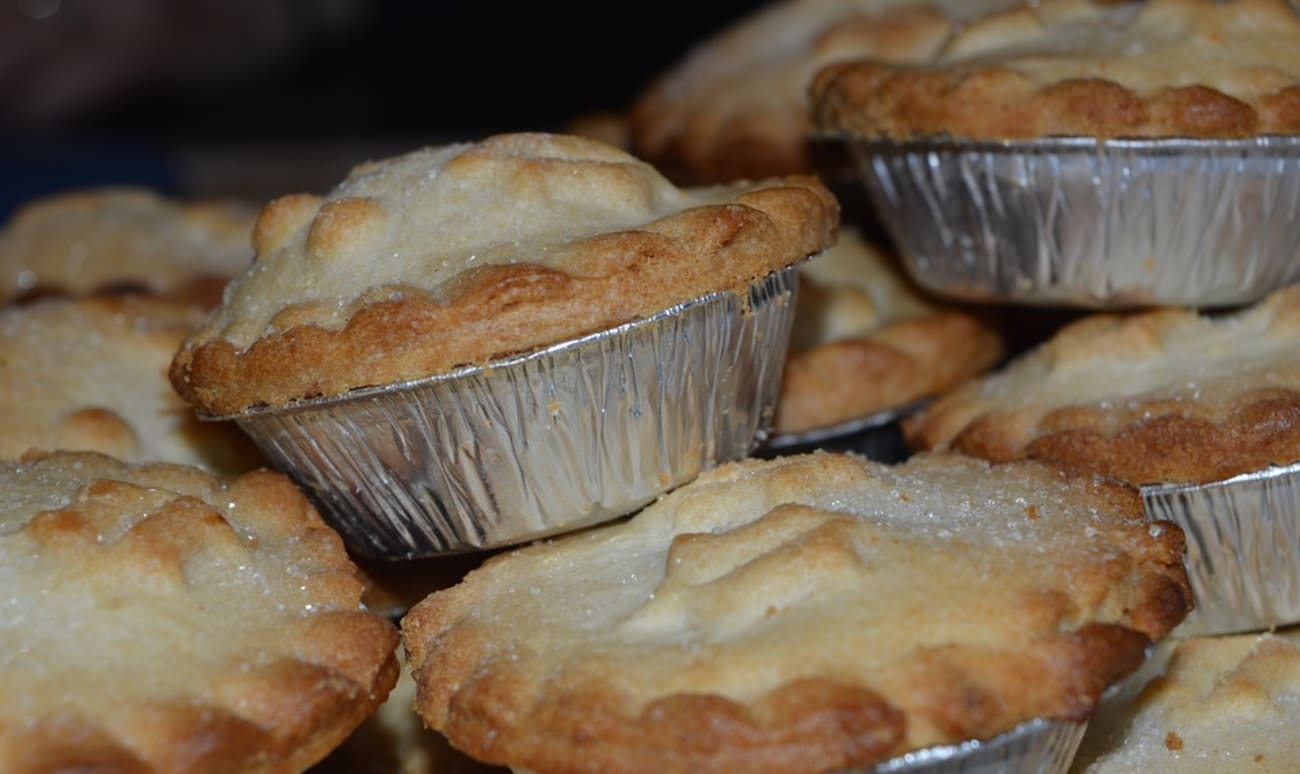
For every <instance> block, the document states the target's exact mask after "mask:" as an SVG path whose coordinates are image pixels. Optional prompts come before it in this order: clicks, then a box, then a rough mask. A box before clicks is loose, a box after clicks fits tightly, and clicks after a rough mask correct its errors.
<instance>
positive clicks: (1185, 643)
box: [1073, 629, 1300, 774]
mask: <svg viewBox="0 0 1300 774" xmlns="http://www.w3.org/2000/svg"><path fill="white" fill-rule="evenodd" d="M1297 725H1300V632H1297V631H1296V630H1294V629H1292V630H1287V631H1285V632H1278V633H1276V634H1273V633H1266V634H1249V635H1239V636H1235V637H1197V638H1192V639H1188V640H1182V641H1180V642H1178V643H1177V644H1176V645H1175V646H1174V649H1173V654H1172V657H1171V658H1170V661H1169V665H1168V667H1167V669H1166V671H1165V673H1164V675H1163V676H1161V677H1157V678H1156V679H1154V680H1153V681H1152V682H1151V683H1149V684H1148V685H1147V687H1146V690H1144V691H1143V692H1142V694H1141V695H1140V696H1139V697H1138V698H1137V700H1136V701H1135V702H1133V703H1132V704H1130V705H1127V706H1125V707H1123V708H1122V709H1119V710H1117V711H1116V712H1115V713H1114V714H1113V715H1110V714H1107V715H1101V714H1099V715H1098V717H1097V719H1096V721H1094V723H1093V724H1092V725H1090V726H1089V728H1088V735H1087V736H1086V737H1084V742H1083V746H1082V748H1081V749H1080V753H1079V757H1078V758H1077V759H1076V761H1075V767H1074V769H1073V771H1075V772H1076V773H1077V774H1084V773H1085V772H1087V773H1089V774H1119V773H1120V772H1134V773H1136V772H1147V771H1176V772H1186V773H1187V774H1217V772H1223V771H1253V772H1261V774H1273V773H1274V772H1276V774H1282V773H1283V772H1292V771H1297V770H1300V750H1297V748H1296V744H1295V729H1296V727H1297Z"/></svg>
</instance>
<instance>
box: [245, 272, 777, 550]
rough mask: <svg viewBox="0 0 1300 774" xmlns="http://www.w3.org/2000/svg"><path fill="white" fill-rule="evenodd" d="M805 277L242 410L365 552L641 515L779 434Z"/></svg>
mask: <svg viewBox="0 0 1300 774" xmlns="http://www.w3.org/2000/svg"><path fill="white" fill-rule="evenodd" d="M795 282H796V278H795V274H794V269H792V268H791V269H786V270H783V271H780V272H777V273H774V274H771V275H769V276H768V277H766V278H764V279H762V280H760V281H758V282H756V283H754V284H753V285H752V286H751V287H750V289H749V291H748V293H735V292H722V293H714V294H710V295H708V296H704V297H702V298H699V299H695V300H693V301H690V302H687V303H684V304H681V305H679V306H676V307H673V308H672V309H668V310H666V311H664V312H661V313H658V314H656V315H653V316H652V317H649V318H646V319H644V320H639V321H635V322H632V323H628V324H626V325H623V326H620V327H618V328H614V329H611V330H608V331H602V332H600V333H596V334H592V335H590V336H586V337H583V338H580V339H575V340H573V341H569V342H565V343H562V344H558V345H555V346H552V347H549V348H547V349H544V350H540V351H537V352H533V353H529V354H526V355H521V356H518V357H513V358H508V359H503V360H500V361H496V362H493V363H491V364H489V365H488V366H484V367H474V368H465V369H461V370H459V371H456V372H453V373H451V374H447V375H441V376H438V377H432V378H429V379H422V380H419V381H416V382H410V383H405V384H400V385H390V386H387V387H384V388H376V389H369V390H363V391H356V392H353V393H349V394H348V395H346V396H343V397H341V398H335V399H326V400H318V401H305V402H303V403H299V404H295V405H293V406H290V407H286V408H277V409H258V410H253V411H249V412H245V413H243V414H240V415H236V416H234V417H230V418H232V419H234V420H235V421H237V422H238V423H239V425H240V426H241V427H242V428H243V429H244V430H245V431H246V432H248V433H249V435H251V436H252V437H253V439H254V440H255V441H256V442H257V444H258V445H259V446H260V447H261V448H262V450H263V451H264V453H265V454H266V455H267V456H268V457H269V458H270V459H271V460H272V461H273V464H274V465H275V466H276V467H277V468H279V469H280V470H283V471H285V472H287V473H289V474H290V475H291V476H292V477H293V478H294V479H296V480H297V481H298V483H299V484H300V485H302V486H303V487H304V489H306V490H307V491H308V492H309V493H310V494H311V495H312V496H313V497H314V499H315V500H316V501H317V503H318V504H319V505H320V507H321V510H322V514H323V515H324V516H325V518H326V519H327V520H328V521H329V522H330V523H331V524H332V525H333V526H334V527H335V528H336V529H337V530H338V531H339V532H340V533H341V534H342V536H343V538H344V540H345V541H346V542H347V543H348V545H349V547H351V548H352V549H353V550H354V551H356V552H358V553H360V554H363V555H366V556H372V557H379V558H388V559H409V558H415V557H421V556H432V555H436V554H444V553H453V552H460V551H469V550H477V549H485V548H492V547H496V546H503V545H509V544H514V543H520V542H524V541H528V540H532V539H534V538H539V537H543V536H546V535H552V534H556V533H559V532H565V531H569V530H574V529H577V528H580V527H584V526H587V525H591V524H596V523H598V522H602V521H606V520H608V519H611V518H615V517H618V516H623V515H625V514H628V513H630V512H632V511H634V510H636V509H637V508H639V507H640V506H642V505H644V504H646V503H647V502H649V501H650V500H652V499H654V498H655V497H657V496H658V495H660V494H662V493H664V492H666V491H668V490H670V489H672V488H674V487H676V486H678V485H680V484H683V483H686V482H688V481H690V480H692V479H693V478H695V477H696V476H697V475H698V474H699V473H700V471H701V470H703V469H704V468H706V467H709V466H712V465H714V464H716V463H718V462H722V461H726V460H731V459H738V458H741V457H744V456H746V455H747V454H748V453H749V452H750V451H751V450H752V449H753V448H754V446H755V445H756V444H757V443H758V441H759V440H761V438H762V437H763V435H764V434H765V433H766V428H767V427H768V426H769V424H770V422H771V418H772V415H773V412H774V408H775V404H776V397H777V392H778V389H779V387H780V376H781V367H782V364H783V363H784V360H785V352H786V347H787V344H788V341H789V335H790V326H791V323H792V320H793V310H794V300H795V299H794V294H795V289H796V285H795Z"/></svg>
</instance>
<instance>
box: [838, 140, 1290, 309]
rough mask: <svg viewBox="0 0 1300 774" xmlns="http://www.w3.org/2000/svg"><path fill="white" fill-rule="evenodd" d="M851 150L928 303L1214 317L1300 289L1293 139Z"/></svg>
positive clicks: (868, 145)
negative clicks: (1170, 311)
mask: <svg viewBox="0 0 1300 774" xmlns="http://www.w3.org/2000/svg"><path fill="white" fill-rule="evenodd" d="M849 143H850V150H851V151H852V152H853V153H854V155H855V157H856V159H857V161H858V166H859V170H860V172H861V173H862V176H863V178H864V181H865V183H866V186H867V188H868V190H869V193H870V195H871V198H872V201H873V202H874V203H875V206H876V208H877V209H878V210H879V214H880V216H881V219H882V220H883V221H884V222H885V224H886V226H887V228H888V229H889V231H890V233H891V234H892V236H893V237H894V239H895V242H896V244H897V245H898V246H899V248H900V251H901V253H902V254H903V257H904V263H905V265H906V267H907V269H908V270H909V272H910V273H911V274H912V275H913V277H914V278H915V279H916V280H917V282H919V283H920V284H922V285H924V286H925V287H927V288H930V289H931V290H933V291H935V292H937V293H942V294H945V295H949V296H954V297H959V298H963V299H968V300H979V301H1009V302H1019V303H1043V304H1049V303H1050V304H1064V305H1072V306H1081V307H1123V306H1142V305H1156V304H1165V305H1179V306H1187V305H1191V306H1214V305H1229V304H1244V303H1249V302H1252V301H1255V300H1258V299H1259V298H1262V297H1263V296H1265V295H1267V294H1268V293H1269V292H1271V291H1273V290H1276V289H1277V288H1280V287H1283V286H1285V285H1287V284H1290V283H1291V282H1294V281H1296V280H1297V279H1300V261H1296V260H1295V256H1296V255H1297V254H1300V137H1258V138H1249V139H1242V140H1193V139H1157V140H1106V141H1102V140H1097V139H1095V138H1049V139H1043V140H1035V141H1016V142H959V141H954V140H928V141H914V142H904V143H900V142H884V141H875V142H863V141H856V140H850V141H849Z"/></svg>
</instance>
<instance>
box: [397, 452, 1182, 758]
mask: <svg viewBox="0 0 1300 774" xmlns="http://www.w3.org/2000/svg"><path fill="white" fill-rule="evenodd" d="M990 500H991V501H993V502H995V503H996V504H993V505H988V504H986V502H987V501H990ZM1181 553H1182V535H1181V533H1180V532H1178V531H1177V529H1176V528H1172V527H1164V528H1160V529H1151V528H1150V525H1148V524H1146V523H1144V522H1143V521H1142V520H1141V504H1140V502H1139V501H1138V499H1137V497H1136V493H1135V492H1134V491H1133V490H1132V489H1130V488H1128V487H1123V486H1119V485H1114V484H1104V483H1098V482H1091V481H1087V480H1082V479H1073V480H1071V479H1067V478H1065V477H1062V476H1061V475H1060V474H1057V473H1054V472H1052V471H1050V470H1048V469H1047V468H1044V467H1042V466H1038V465H1032V464H1014V465H1010V466H999V467H990V466H988V465H986V464H984V463H981V462H979V461H975V460H971V459H969V458H962V457H957V456H949V455H940V456H934V457H926V456H922V457H919V458H915V459H913V460H912V461H910V462H909V463H907V464H906V465H904V466H899V467H895V468H888V467H884V466H878V465H875V464H874V463H870V462H867V461H865V460H862V459H860V458H855V457H852V456H847V455H835V454H824V453H823V454H815V455H806V456H798V457H785V458H780V459H778V460H776V461H771V462H760V461H753V460H751V461H745V462H741V463H733V464H729V465H726V466H723V467H721V468H719V469H716V470H714V471H711V472H709V473H706V474H704V475H703V476H701V478H700V479H698V480H697V481H695V482H694V483H692V484H689V485H687V486H685V487H683V488H681V489H678V490H676V491H675V492H673V493H672V494H669V495H668V496H667V497H665V498H664V499H662V500H661V501H659V502H658V503H657V504H655V505H653V506H651V507H650V508H648V509H646V510H645V511H642V512H641V513H640V514H638V515H637V516H634V517H633V518H632V519H631V520H630V521H629V522H626V523H624V524H621V525H617V526H613V527H602V528H597V529H595V530H591V531H589V532H586V533H582V534H579V535H576V536H571V537H568V538H563V539H560V540H556V541H552V542H548V543H545V544H541V545H537V546H533V547H530V548H526V549H522V550H520V551H516V552H512V553H510V554H506V555H504V556H501V557H498V558H495V559H493V560H491V561H489V562H488V563H487V564H486V565H484V567H483V568H481V569H479V570H477V571H475V572H472V573H470V574H469V575H468V576H467V577H466V579H465V580H464V581H463V582H462V583H461V584H460V585H459V586H457V587H455V588H453V589H451V590H448V591H444V592H439V593H436V594H434V595H432V596H431V597H430V598H429V599H427V600H425V601H424V602H423V603H421V604H420V605H418V606H417V607H416V608H414V609H413V610H412V612H411V613H409V614H408V615H407V616H406V618H405V619H404V620H403V626H402V628H403V638H404V642H405V645H406V649H407V653H408V654H409V658H410V660H411V664H412V667H413V669H414V674H415V677H416V681H417V683H418V685H419V694H418V699H417V708H418V710H419V712H420V713H421V715H422V716H423V717H424V719H425V721H426V722H427V723H428V724H429V725H430V726H431V727H432V728H435V729H437V730H440V731H442V732H443V733H445V734H447V735H448V737H449V738H450V740H451V741H452V743H453V744H454V745H456V746H458V747H460V748H461V749H464V750H465V751H467V752H468V753H470V754H471V755H473V756H475V757H477V758H480V759H482V760H486V761H490V762H496V763H505V764H508V765H511V766H517V767H523V768H535V769H537V770H540V771H548V772H576V771H611V772H638V771H656V772H679V771H680V772H685V771H698V772H722V771H740V770H744V771H760V772H782V771H834V770H839V769H843V768H851V767H854V766H866V765H869V764H871V763H873V762H875V761H878V760H881V759H884V758H888V757H890V756H893V755H897V754H900V753H902V752H904V751H906V750H909V749H914V748H916V747H923V746H928V745H932V744H938V743H945V742H956V741H960V740H965V739H968V738H972V737H981V738H982V737H988V736H991V735H994V734H997V733H999V732H1001V731H1005V730H1007V729H1010V728H1012V727H1014V726H1015V725H1017V724H1018V723H1020V722H1022V721H1025V720H1028V719H1030V718H1033V717H1039V716H1042V717H1053V718H1062V719H1080V718H1083V717H1086V716H1087V715H1088V714H1089V713H1090V712H1091V710H1092V708H1093V707H1094V704H1095V702H1096V700H1097V696H1098V695H1099V693H1100V692H1101V691H1102V690H1103V688H1104V687H1105V686H1106V685H1107V684H1108V683H1110V682H1111V681H1112V680H1114V679H1116V678H1117V677H1119V676H1120V675H1122V674H1124V673H1126V672H1128V671H1129V670H1131V669H1132V668H1134V667H1135V666H1136V665H1137V663H1138V662H1139V661H1140V660H1141V658H1142V652H1143V649H1144V648H1145V647H1146V645H1147V643H1148V642H1150V640H1151V639H1154V638H1159V637H1160V636H1162V635H1163V634H1164V633H1166V632H1167V631H1168V630H1169V629H1170V628H1172V627H1173V626H1174V625H1175V624H1176V623H1177V622H1178V621H1179V620H1180V619H1181V618H1182V617H1183V616H1184V615H1185V614H1186V611H1187V609H1188V605H1189V599H1190V597H1189V592H1188V589H1187V587H1186V576H1185V573H1184V571H1183V569H1182V565H1181ZM868 589H870V591H869V592H868V591H867V590H868Z"/></svg>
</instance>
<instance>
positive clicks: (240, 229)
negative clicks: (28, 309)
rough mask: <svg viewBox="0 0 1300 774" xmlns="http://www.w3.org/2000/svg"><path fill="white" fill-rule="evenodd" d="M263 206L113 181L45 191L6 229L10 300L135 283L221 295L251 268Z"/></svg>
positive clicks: (0, 273)
mask: <svg viewBox="0 0 1300 774" xmlns="http://www.w3.org/2000/svg"><path fill="white" fill-rule="evenodd" d="M252 225H253V212H252V210H251V209H249V208H247V207H243V206H240V205H238V204H234V203H230V202H194V203H182V202H178V201H173V200H170V199H167V198H164V197H162V196H159V195H158V194H156V193H154V192H152V191H148V190H145V189H137V188H103V189H90V190H84V191H74V192H72V193H65V194H58V195H55V196H49V197H46V198H44V199H39V200H36V201H34V202H32V203H30V204H28V205H26V206H25V207H23V208H22V209H21V210H19V211H18V213H17V214H15V215H14V216H13V218H12V219H11V220H10V221H9V222H8V223H7V224H6V225H5V227H4V229H3V230H2V231H0V301H7V300H11V299H13V298H16V297H21V296H27V295H33V294H42V293H46V292H53V293H62V294H71V295H84V294H87V293H92V292H96V291H100V290H104V289H120V288H129V289H136V290H148V291H152V292H154V293H158V294H162V295H168V296H173V297H179V298H183V299H185V300H190V301H195V302H200V303H204V304H205V305H207V306H212V305H215V303H216V302H217V301H218V300H219V299H220V297H221V288H222V287H223V286H224V285H225V284H226V282H228V281H229V280H230V278H231V277H234V276H235V275H237V274H239V273H240V272H242V271H244V270H245V269H246V268H248V264H249V261H250V260H251V259H252V257H253V251H252V248H251V247H250V246H249V232H250V231H251V229H252Z"/></svg>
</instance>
